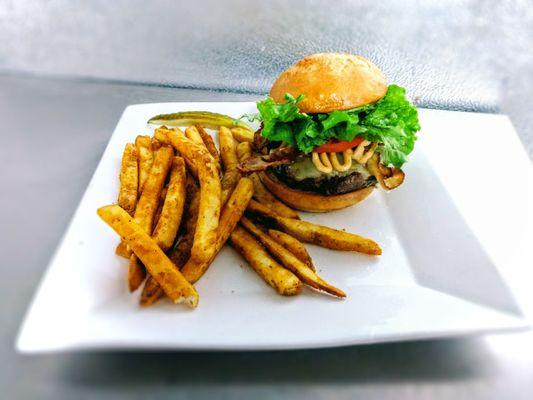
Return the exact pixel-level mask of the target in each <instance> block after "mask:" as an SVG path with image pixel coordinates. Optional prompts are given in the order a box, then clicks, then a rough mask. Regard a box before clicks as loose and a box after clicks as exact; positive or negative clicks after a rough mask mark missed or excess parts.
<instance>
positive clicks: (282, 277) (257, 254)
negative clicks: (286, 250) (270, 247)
mask: <svg viewBox="0 0 533 400" xmlns="http://www.w3.org/2000/svg"><path fill="white" fill-rule="evenodd" d="M230 242H231V244H232V246H233V248H234V249H235V250H237V251H238V252H239V253H240V254H241V255H242V256H243V257H244V259H245V260H246V261H248V263H249V264H250V265H251V266H252V268H253V269H254V270H255V271H256V272H257V273H258V274H259V276H260V277H261V278H263V280H264V281H265V282H266V283H268V284H269V285H270V286H272V287H273V288H274V289H275V290H276V292H278V293H279V294H281V295H283V296H294V295H296V294H298V293H300V292H301V290H302V282H301V281H300V280H299V279H298V277H297V276H296V275H294V274H293V273H292V272H291V271H289V270H287V269H285V268H283V267H282V266H281V265H279V264H278V263H277V262H276V261H275V260H274V259H273V258H272V257H271V256H270V255H269V254H268V253H267V252H266V250H265V249H264V248H263V246H261V245H260V244H259V243H257V241H256V240H255V239H254V238H253V237H252V236H251V235H250V234H249V233H248V232H246V231H245V230H244V229H243V228H242V227H240V226H237V227H236V228H235V229H234V230H233V232H232V233H231V236H230Z"/></svg>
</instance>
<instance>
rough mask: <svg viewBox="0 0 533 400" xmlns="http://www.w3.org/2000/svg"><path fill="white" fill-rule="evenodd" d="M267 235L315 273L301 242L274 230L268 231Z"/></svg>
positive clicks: (309, 257)
mask: <svg viewBox="0 0 533 400" xmlns="http://www.w3.org/2000/svg"><path fill="white" fill-rule="evenodd" d="M268 234H269V235H270V236H271V237H272V239H274V240H275V241H276V242H278V243H279V244H281V245H282V246H283V247H285V248H286V249H287V250H289V251H290V252H291V253H292V254H294V255H295V256H296V257H297V258H298V259H299V260H300V261H301V262H303V263H304V264H306V265H307V266H308V267H309V268H311V269H312V270H313V271H316V270H315V266H314V265H313V260H312V259H311V256H310V255H309V253H308V252H307V249H306V248H305V246H304V245H303V243H302V242H300V241H299V240H298V239H296V238H295V237H293V236H291V235H289V234H287V233H285V232H281V231H278V230H275V229H269V230H268Z"/></svg>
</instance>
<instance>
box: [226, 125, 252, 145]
mask: <svg viewBox="0 0 533 400" xmlns="http://www.w3.org/2000/svg"><path fill="white" fill-rule="evenodd" d="M231 133H232V134H233V137H234V138H235V140H236V141H237V142H250V143H252V142H253V141H254V133H253V132H252V131H251V130H248V129H244V128H239V127H235V128H231Z"/></svg>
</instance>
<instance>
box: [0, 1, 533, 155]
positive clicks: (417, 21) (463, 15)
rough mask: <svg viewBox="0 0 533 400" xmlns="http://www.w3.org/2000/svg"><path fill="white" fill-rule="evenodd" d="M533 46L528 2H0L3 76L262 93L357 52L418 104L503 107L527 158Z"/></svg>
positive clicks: (532, 7) (531, 146)
mask: <svg viewBox="0 0 533 400" xmlns="http://www.w3.org/2000/svg"><path fill="white" fill-rule="evenodd" d="M532 50H533V4H532V3H531V2H530V1H510V0H507V1H479V0H478V1H474V0H471V1H465V0H463V1H454V0H440V1H392V0H387V1H369V0H363V1H322V0H310V1H303V0H296V1H266V0H265V1H244V0H230V1H212V0H206V1H203V0H197V1H166V0H157V1H137V0H134V1H127V0H119V1H104V0H101V1H68V0H53V1H36V0H18V1H5V0H4V1H0V73H2V72H4V73H9V74H21V73H25V74H37V75H44V76H55V77H70V78H83V79H99V80H100V79H104V80H112V81H124V82H135V83H147V84H155V85H165V86H177V87H188V88H205V89H220V90H229V91H239V92H254V93H264V92H266V91H267V90H268V88H269V86H270V84H271V82H272V80H273V79H274V78H275V77H276V75H277V74H278V73H279V72H280V71H281V70H283V69H284V68H286V67H287V66H289V65H290V64H291V63H293V62H294V61H295V60H297V59H298V58H300V57H302V56H304V55H306V54H309V53H314V52H320V51H346V52H353V53H358V54H362V55H365V56H367V57H368V58H370V59H372V60H373V61H375V62H376V63H377V64H378V65H379V66H380V67H381V68H382V69H383V70H384V71H385V73H386V74H387V76H388V77H389V79H390V81H394V82H397V83H399V84H401V85H403V86H406V87H407V88H408V90H409V93H410V94H411V96H412V97H413V98H414V99H415V101H416V102H417V103H418V104H420V105H422V106H428V107H435V108H447V109H459V110H475V111H499V112H504V113H507V114H510V115H511V117H512V119H513V122H514V123H515V125H516V126H517V128H518V129H519V132H520V134H521V137H522V140H523V141H524V142H525V144H526V146H527V147H528V150H529V153H530V155H531V154H533V139H532V135H531V134H529V130H530V129H531V127H532V122H533V117H531V114H532V112H531V109H532V108H533V100H532V99H533V96H532V95H531V92H532V91H533V51H532Z"/></svg>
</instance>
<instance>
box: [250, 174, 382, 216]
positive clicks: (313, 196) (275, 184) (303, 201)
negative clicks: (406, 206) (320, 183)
mask: <svg viewBox="0 0 533 400" xmlns="http://www.w3.org/2000/svg"><path fill="white" fill-rule="evenodd" d="M259 176H260V177H261V181H262V182H263V184H264V185H265V186H266V187H267V188H268V190H270V191H271V192H272V194H273V195H274V196H276V197H277V198H278V199H280V200H281V201H283V202H284V203H285V204H287V205H288V206H291V207H293V208H296V209H298V210H302V211H310V212H327V211H332V210H339V209H341V208H346V207H350V206H353V205H354V204H357V203H359V202H360V201H362V200H364V199H366V198H367V197H368V196H369V195H370V193H372V190H374V187H373V186H370V187H366V188H363V189H359V190H356V191H354V192H349V193H344V194H337V195H329V196H324V195H321V194H318V193H311V192H304V191H301V190H296V189H291V188H290V187H288V186H287V185H284V184H283V183H281V182H280V181H279V180H278V179H277V178H276V177H275V176H274V175H272V174H271V173H268V172H262V173H260V174H259Z"/></svg>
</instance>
